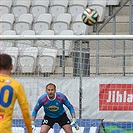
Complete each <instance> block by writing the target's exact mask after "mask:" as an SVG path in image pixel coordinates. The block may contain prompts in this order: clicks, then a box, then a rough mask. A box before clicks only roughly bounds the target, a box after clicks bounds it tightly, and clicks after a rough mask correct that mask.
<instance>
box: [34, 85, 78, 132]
mask: <svg viewBox="0 0 133 133" xmlns="http://www.w3.org/2000/svg"><path fill="white" fill-rule="evenodd" d="M46 92H47V93H46V94H43V95H42V96H41V97H40V98H39V99H38V101H37V103H36V105H35V107H34V109H33V111H32V129H35V119H36V116H37V112H38V110H39V109H40V108H41V107H43V108H44V112H45V116H44V119H43V120H42V125H41V131H40V133H47V132H48V131H49V130H50V128H52V127H53V125H54V124H55V123H58V124H59V125H60V127H61V128H63V129H64V131H65V132H66V133H72V126H71V125H74V126H75V128H76V129H77V130H78V129H79V126H78V124H77V122H76V117H75V111H74V108H73V106H72V105H71V103H70V102H69V101H68V99H67V97H66V96H65V95H64V94H63V93H61V92H56V86H55V85H54V84H53V83H49V84H48V85H46ZM63 105H65V106H66V107H67V108H68V109H69V111H70V114H71V116H72V122H70V120H69V118H68V117H67V114H66V112H65V109H64V107H63Z"/></svg>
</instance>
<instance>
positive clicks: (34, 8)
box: [30, 0, 49, 21]
mask: <svg viewBox="0 0 133 133" xmlns="http://www.w3.org/2000/svg"><path fill="white" fill-rule="evenodd" d="M48 8H49V0H33V1H32V3H31V7H30V13H32V14H33V17H34V21H37V19H38V17H39V16H40V15H41V14H45V13H47V12H48Z"/></svg>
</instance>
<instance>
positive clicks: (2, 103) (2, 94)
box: [0, 86, 13, 108]
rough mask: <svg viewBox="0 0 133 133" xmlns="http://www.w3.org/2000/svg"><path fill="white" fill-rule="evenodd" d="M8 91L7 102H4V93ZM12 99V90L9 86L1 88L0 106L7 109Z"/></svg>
mask: <svg viewBox="0 0 133 133" xmlns="http://www.w3.org/2000/svg"><path fill="white" fill-rule="evenodd" d="M6 91H8V92H9V93H8V97H7V100H6V101H4V97H5V92H6ZM12 97H13V89H12V87H11V86H3V87H2V88H1V91H0V105H1V106H3V107H4V108H7V107H9V106H10V104H11V102H12Z"/></svg>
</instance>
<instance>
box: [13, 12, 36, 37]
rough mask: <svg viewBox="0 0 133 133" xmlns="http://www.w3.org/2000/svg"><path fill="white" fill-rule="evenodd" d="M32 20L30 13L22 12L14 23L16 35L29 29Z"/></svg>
mask: <svg viewBox="0 0 133 133" xmlns="http://www.w3.org/2000/svg"><path fill="white" fill-rule="evenodd" d="M32 22H33V15H32V14H29V13H27V14H22V15H21V16H20V17H19V19H18V21H17V22H15V23H14V30H15V31H16V33H17V34H18V35H20V34H22V32H23V31H25V30H30V29H31V26H32Z"/></svg>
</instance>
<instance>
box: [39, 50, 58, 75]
mask: <svg viewBox="0 0 133 133" xmlns="http://www.w3.org/2000/svg"><path fill="white" fill-rule="evenodd" d="M56 56H57V49H51V48H44V49H43V50H42V53H41V54H40V55H39V57H38V67H39V68H38V69H39V71H40V72H41V73H52V72H54V70H55V65H56V62H55V60H56Z"/></svg>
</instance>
